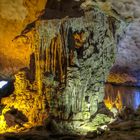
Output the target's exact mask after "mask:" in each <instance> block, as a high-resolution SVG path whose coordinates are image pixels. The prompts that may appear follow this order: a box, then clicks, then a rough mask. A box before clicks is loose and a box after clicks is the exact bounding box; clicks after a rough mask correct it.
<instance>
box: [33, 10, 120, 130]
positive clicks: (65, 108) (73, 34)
mask: <svg viewBox="0 0 140 140" xmlns="http://www.w3.org/2000/svg"><path fill="white" fill-rule="evenodd" d="M119 27H120V26H119V22H117V21H116V20H115V19H114V18H113V17H108V16H106V15H105V14H103V13H102V12H101V11H100V10H99V9H96V8H95V9H93V10H92V11H89V12H86V13H85V16H84V17H79V18H70V19H69V18H64V19H62V20H56V19H55V20H49V21H45V20H44V21H41V22H38V23H37V24H36V30H37V33H36V36H35V40H36V41H35V42H36V43H35V44H36V45H35V46H36V49H35V52H34V54H35V58H36V59H35V60H36V63H35V64H36V80H37V82H38V85H39V91H40V94H42V90H43V91H45V94H46V96H47V98H48V106H49V115H50V117H51V118H54V119H55V120H61V123H59V127H60V128H62V129H63V130H64V129H65V131H68V130H69V131H71V130H72V129H75V130H77V131H78V128H79V131H80V129H81V130H82V132H83V131H85V132H86V131H88V130H89V129H90V127H91V125H92V123H89V124H88V125H87V126H85V127H84V123H85V122H88V121H89V120H90V118H91V116H92V115H94V114H95V113H96V111H97V109H98V104H99V103H100V102H102V101H103V96H104V82H105V80H106V78H107V76H108V73H109V70H110V68H111V67H112V65H113V63H114V59H115V53H116V45H115V44H116V41H117V40H116V36H117V29H119ZM44 89H45V90H44ZM82 127H83V128H82ZM92 128H93V127H92Z"/></svg>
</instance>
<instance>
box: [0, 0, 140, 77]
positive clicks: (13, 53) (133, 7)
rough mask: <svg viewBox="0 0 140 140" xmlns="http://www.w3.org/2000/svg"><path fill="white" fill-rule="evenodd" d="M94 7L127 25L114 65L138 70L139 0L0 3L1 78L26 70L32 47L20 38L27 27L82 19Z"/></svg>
mask: <svg viewBox="0 0 140 140" xmlns="http://www.w3.org/2000/svg"><path fill="white" fill-rule="evenodd" d="M95 6H96V7H99V8H100V9H101V10H102V11H103V12H105V13H106V14H107V15H109V16H113V17H115V18H116V20H122V21H124V22H125V23H126V25H127V27H125V28H126V31H125V32H124V33H123V37H121V38H119V42H118V54H117V59H116V62H115V64H116V65H120V66H126V67H130V68H133V69H134V70H135V69H139V66H140V61H139V60H140V55H139V54H140V41H139V36H140V33H139V30H140V29H139V27H140V26H139V25H140V21H139V18H140V1H139V0H133V1H132V0H118V1H114V0H85V1H84V0H71V1H66V0H58V1H57V0H49V1H48V2H47V0H16V1H15V0H10V1H9V0H0V74H1V75H5V76H10V75H11V74H14V73H15V72H16V71H18V70H19V69H20V68H23V67H28V65H29V57H30V54H31V51H30V47H31V46H30V45H31V43H29V40H28V39H27V38H25V37H24V36H20V35H21V32H22V31H23V30H24V29H25V28H26V27H28V26H27V25H32V24H30V23H33V22H34V21H36V20H39V19H41V18H43V19H51V18H64V17H66V16H69V17H73V16H75V17H76V16H81V15H82V14H83V12H84V11H87V10H89V9H91V8H92V7H95ZM56 13H57V14H56ZM18 36H20V40H18V41H17V40H16V38H17V37H18Z"/></svg>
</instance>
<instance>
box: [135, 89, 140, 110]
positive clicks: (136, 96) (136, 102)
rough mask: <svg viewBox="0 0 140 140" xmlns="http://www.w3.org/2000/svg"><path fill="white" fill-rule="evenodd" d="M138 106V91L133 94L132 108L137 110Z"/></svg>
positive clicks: (139, 102)
mask: <svg viewBox="0 0 140 140" xmlns="http://www.w3.org/2000/svg"><path fill="white" fill-rule="evenodd" d="M139 106H140V91H135V93H134V108H135V109H137V108H138V107H139Z"/></svg>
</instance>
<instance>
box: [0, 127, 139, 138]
mask: <svg viewBox="0 0 140 140" xmlns="http://www.w3.org/2000/svg"><path fill="white" fill-rule="evenodd" d="M0 140H140V129H132V130H131V129H129V130H124V131H122V130H121V131H120V130H118V131H116V130H114V131H108V132H104V133H102V134H100V135H98V136H97V135H95V133H94V132H93V133H92V132H90V133H88V134H87V135H85V136H82V135H57V134H55V133H50V132H47V131H46V130H33V131H29V132H24V133H18V134H15V133H6V134H1V135H0Z"/></svg>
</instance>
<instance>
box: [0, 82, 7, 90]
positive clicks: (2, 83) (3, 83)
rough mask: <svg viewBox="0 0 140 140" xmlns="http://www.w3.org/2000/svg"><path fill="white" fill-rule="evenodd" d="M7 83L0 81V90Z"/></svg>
mask: <svg viewBox="0 0 140 140" xmlns="http://www.w3.org/2000/svg"><path fill="white" fill-rule="evenodd" d="M7 83H8V81H0V88H3V87H4V86H5V85H7Z"/></svg>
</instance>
